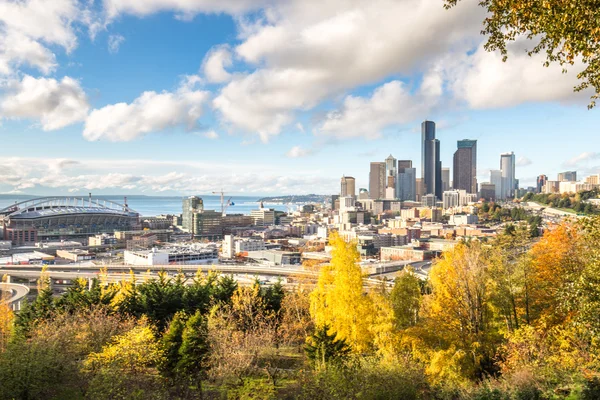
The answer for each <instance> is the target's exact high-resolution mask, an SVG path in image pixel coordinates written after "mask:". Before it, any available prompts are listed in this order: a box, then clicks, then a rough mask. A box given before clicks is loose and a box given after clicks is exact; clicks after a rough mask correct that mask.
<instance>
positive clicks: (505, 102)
mask: <svg viewBox="0 0 600 400" xmlns="http://www.w3.org/2000/svg"><path fill="white" fill-rule="evenodd" d="M528 44H529V46H527V45H528ZM526 47H529V48H531V47H533V46H532V44H531V43H527V42H526V41H523V40H519V41H517V42H516V43H514V44H512V45H511V46H510V47H509V57H508V59H507V61H506V62H503V61H502V55H501V54H500V53H498V52H488V51H486V50H485V49H484V48H483V45H480V46H479V47H478V49H477V51H476V52H475V53H474V54H473V55H472V56H469V57H463V58H462V60H461V61H462V62H459V63H458V65H455V67H453V68H450V71H451V72H450V75H452V76H453V77H454V81H453V82H452V83H451V86H452V90H453V91H454V93H455V95H456V97H457V98H459V99H461V100H464V101H466V102H467V104H468V105H469V106H470V107H471V108H474V109H487V108H501V107H512V106H515V105H518V104H522V103H527V102H546V101H571V102H572V101H581V102H586V101H588V100H589V91H586V92H581V93H574V92H573V87H574V86H575V85H577V83H578V82H577V71H578V68H579V67H580V66H581V64H579V63H576V64H575V65H574V66H573V67H569V68H568V69H569V72H567V73H566V74H563V73H562V67H561V66H559V65H558V64H551V65H550V66H549V67H544V66H543V63H544V62H545V60H546V54H545V53H543V52H542V53H540V54H535V55H533V56H532V57H529V56H528V55H527V53H526V52H525V50H524V49H525V48H526Z"/></svg>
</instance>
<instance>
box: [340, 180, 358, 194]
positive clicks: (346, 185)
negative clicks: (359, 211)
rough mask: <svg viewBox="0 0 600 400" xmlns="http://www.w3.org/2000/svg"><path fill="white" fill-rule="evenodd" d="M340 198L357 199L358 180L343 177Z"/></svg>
mask: <svg viewBox="0 0 600 400" xmlns="http://www.w3.org/2000/svg"><path fill="white" fill-rule="evenodd" d="M340 196H341V197H346V196H350V197H352V198H353V199H355V198H356V180H355V179H354V178H353V177H351V176H342V180H341V189H340Z"/></svg>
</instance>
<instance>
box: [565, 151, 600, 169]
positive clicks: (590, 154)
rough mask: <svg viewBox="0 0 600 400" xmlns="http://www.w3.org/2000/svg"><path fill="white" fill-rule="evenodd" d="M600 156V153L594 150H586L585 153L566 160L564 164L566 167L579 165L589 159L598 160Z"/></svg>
mask: <svg viewBox="0 0 600 400" xmlns="http://www.w3.org/2000/svg"><path fill="white" fill-rule="evenodd" d="M599 158H600V153H596V152H594V151H584V152H583V153H581V154H579V155H577V156H575V157H573V158H571V159H569V160H567V161H565V162H564V163H563V166H565V167H577V166H579V165H581V164H584V163H586V162H588V161H592V160H597V159H599Z"/></svg>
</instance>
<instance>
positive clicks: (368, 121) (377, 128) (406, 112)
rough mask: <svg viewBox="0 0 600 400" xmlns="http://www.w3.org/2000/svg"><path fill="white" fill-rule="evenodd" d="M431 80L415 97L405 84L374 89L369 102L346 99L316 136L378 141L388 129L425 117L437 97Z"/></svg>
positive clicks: (329, 116) (392, 83)
mask: <svg viewBox="0 0 600 400" xmlns="http://www.w3.org/2000/svg"><path fill="white" fill-rule="evenodd" d="M432 80H433V78H426V79H425V80H424V85H423V86H422V87H421V91H420V92H419V93H418V94H416V95H413V94H411V93H410V91H409V90H408V88H407V87H406V85H405V84H404V83H402V82H400V81H391V82H388V83H386V84H384V85H382V86H380V87H378V88H377V89H375V91H374V92H373V94H372V96H371V97H370V98H365V97H357V96H347V97H346V98H345V100H344V104H343V107H342V109H341V110H336V111H332V112H329V113H328V114H327V116H326V118H325V120H324V121H323V122H322V124H321V125H320V126H319V128H318V129H317V132H316V133H317V134H320V135H327V136H333V137H336V138H353V137H365V138H367V139H375V138H379V137H380V136H381V131H382V130H383V129H385V128H387V127H389V126H392V125H401V124H405V123H407V122H410V121H413V120H415V119H418V118H422V117H423V116H424V115H426V113H427V111H428V110H430V109H431V108H432V107H433V105H435V102H436V100H437V96H438V94H437V92H438V91H437V89H435V88H434V86H433V83H432Z"/></svg>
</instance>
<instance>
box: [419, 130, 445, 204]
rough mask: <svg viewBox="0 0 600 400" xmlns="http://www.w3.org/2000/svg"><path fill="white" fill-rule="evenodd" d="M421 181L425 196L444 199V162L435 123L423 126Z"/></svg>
mask: <svg viewBox="0 0 600 400" xmlns="http://www.w3.org/2000/svg"><path fill="white" fill-rule="evenodd" d="M421 179H422V180H423V191H424V194H433V195H435V197H436V198H437V199H440V200H441V198H442V192H443V190H442V189H443V185H442V162H441V161H440V141H439V140H437V139H436V138H435V122H433V121H423V123H422V124H421Z"/></svg>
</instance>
